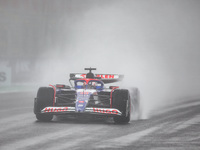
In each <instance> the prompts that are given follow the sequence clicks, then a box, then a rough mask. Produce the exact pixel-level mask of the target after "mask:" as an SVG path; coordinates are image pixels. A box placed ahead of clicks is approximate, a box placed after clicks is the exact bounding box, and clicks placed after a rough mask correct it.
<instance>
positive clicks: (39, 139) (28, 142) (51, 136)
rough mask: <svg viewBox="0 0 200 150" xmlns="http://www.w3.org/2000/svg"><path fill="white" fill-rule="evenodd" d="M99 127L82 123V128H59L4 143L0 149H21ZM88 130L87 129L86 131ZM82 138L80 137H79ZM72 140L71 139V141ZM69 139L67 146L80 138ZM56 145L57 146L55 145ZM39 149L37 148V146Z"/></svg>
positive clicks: (76, 142) (75, 142)
mask: <svg viewBox="0 0 200 150" xmlns="http://www.w3.org/2000/svg"><path fill="white" fill-rule="evenodd" d="M100 128H101V127H95V128H93V129H88V127H87V125H83V127H82V128H78V127H77V126H75V127H70V128H68V129H65V130H63V129H62V130H59V131H57V132H53V133H47V134H44V135H38V136H36V137H30V138H27V139H22V140H18V141H16V142H13V143H10V144H7V145H4V146H0V149H2V150H21V149H27V148H28V147H31V146H34V145H38V144H43V143H48V142H49V143H51V142H52V141H54V140H55V141H56V140H58V139H60V138H64V137H70V135H72V134H79V133H81V131H85V130H86V129H88V130H92V131H94V130H99V129H100ZM88 132H89V131H88ZM80 138H82V137H80ZM71 140H72V141H71ZM71 140H70V141H69V140H68V141H66V145H67V144H69V146H70V147H71V146H72V145H75V144H78V142H80V140H76V141H74V142H73V139H71ZM70 142H72V144H71V145H70ZM57 147H59V146H58V145H57ZM57 147H55V148H54V149H57ZM37 149H39V148H37Z"/></svg>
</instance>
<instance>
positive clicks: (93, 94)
mask: <svg viewBox="0 0 200 150" xmlns="http://www.w3.org/2000/svg"><path fill="white" fill-rule="evenodd" d="M85 70H89V73H87V74H84V73H71V74H70V79H69V81H70V84H71V86H68V85H64V84H57V85H49V87H40V88H39V90H38V92H37V97H36V98H35V100H34V113H35V115H36V118H37V119H38V120H39V121H51V120H52V118H53V115H67V114H75V115H82V114H88V115H101V116H106V117H113V120H114V122H115V123H128V122H129V121H130V114H131V101H130V94H129V91H128V90H127V89H119V87H118V86H110V87H109V88H105V87H104V84H107V83H113V82H117V81H120V80H122V79H123V75H118V74H93V73H92V70H96V68H85Z"/></svg>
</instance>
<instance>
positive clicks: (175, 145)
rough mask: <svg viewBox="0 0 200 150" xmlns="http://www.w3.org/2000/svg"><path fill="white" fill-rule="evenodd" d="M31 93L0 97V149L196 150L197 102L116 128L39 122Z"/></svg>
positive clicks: (75, 121) (108, 122) (105, 123)
mask: <svg viewBox="0 0 200 150" xmlns="http://www.w3.org/2000/svg"><path fill="white" fill-rule="evenodd" d="M35 95H36V94H35V93H34V92H13V93H1V94H0V113H1V115H0V149H1V150H16V149H18V150H34V149H37V150H45V149H48V150H55V149H56V150H67V149H75V150H79V149H81V150H82V149H83V150H86V149H87V150H93V149H97V150H101V149H109V150H110V149H123V150H145V149H148V150H199V149H200V100H188V101H184V102H181V103H177V104H174V105H171V106H170V107H166V108H165V109H162V110H155V111H154V112H152V115H151V117H150V118H149V119H146V120H133V121H131V122H130V123H129V124H125V125H118V124H115V123H114V122H113V120H112V119H101V118H100V119H99V118H97V119H91V118H85V119H84V118H72V117H56V116H54V119H53V121H51V122H39V121H37V120H36V118H35V115H34V114H33V99H34V97H35Z"/></svg>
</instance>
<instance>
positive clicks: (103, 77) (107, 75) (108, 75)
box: [75, 74, 119, 79]
mask: <svg viewBox="0 0 200 150" xmlns="http://www.w3.org/2000/svg"><path fill="white" fill-rule="evenodd" d="M95 76H96V77H100V78H101V79H118V78H119V75H116V74H95ZM75 77H76V78H86V74H75Z"/></svg>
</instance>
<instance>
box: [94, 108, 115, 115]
mask: <svg viewBox="0 0 200 150" xmlns="http://www.w3.org/2000/svg"><path fill="white" fill-rule="evenodd" d="M93 112H98V113H105V114H113V115H117V114H118V113H119V112H118V110H116V109H102V108H93Z"/></svg>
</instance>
